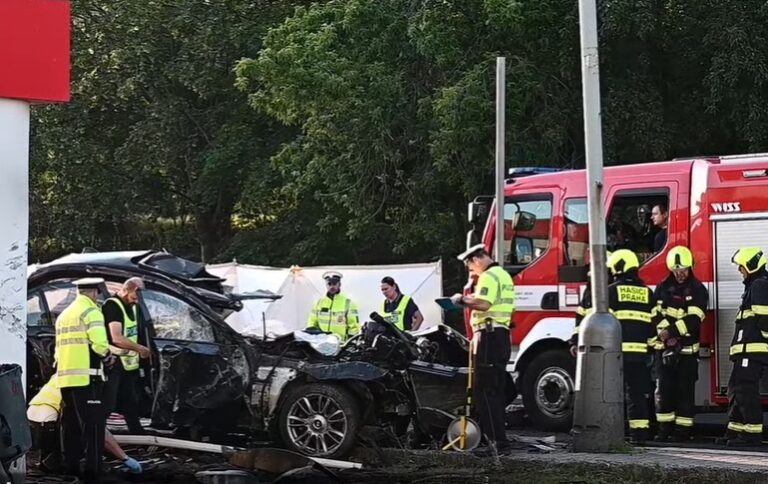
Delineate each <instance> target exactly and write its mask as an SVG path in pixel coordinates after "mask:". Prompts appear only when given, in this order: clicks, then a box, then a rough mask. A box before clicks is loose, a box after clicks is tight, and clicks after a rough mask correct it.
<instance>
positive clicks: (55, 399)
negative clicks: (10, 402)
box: [29, 375, 61, 413]
mask: <svg viewBox="0 0 768 484" xmlns="http://www.w3.org/2000/svg"><path fill="white" fill-rule="evenodd" d="M56 380H57V378H56V375H53V376H52V377H51V379H50V380H48V383H46V384H45V385H43V388H41V389H40V391H39V392H37V395H35V396H34V397H32V400H30V401H29V405H30V406H32V405H47V406H49V407H51V408H52V409H54V410H56V412H59V413H60V412H61V390H59V386H58V384H57V382H56Z"/></svg>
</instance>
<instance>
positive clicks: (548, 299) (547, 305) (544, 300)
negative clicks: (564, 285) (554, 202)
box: [541, 291, 560, 311]
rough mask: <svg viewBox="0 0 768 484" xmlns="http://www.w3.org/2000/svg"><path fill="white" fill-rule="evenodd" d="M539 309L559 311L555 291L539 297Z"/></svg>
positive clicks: (558, 302)
mask: <svg viewBox="0 0 768 484" xmlns="http://www.w3.org/2000/svg"><path fill="white" fill-rule="evenodd" d="M541 309H553V310H555V311H556V310H558V309H560V301H559V300H558V297H557V291H551V292H547V293H545V294H544V295H543V296H542V297H541Z"/></svg>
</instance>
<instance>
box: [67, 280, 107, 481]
mask: <svg viewBox="0 0 768 484" xmlns="http://www.w3.org/2000/svg"><path fill="white" fill-rule="evenodd" d="M73 284H74V285H75V286H77V290H78V293H79V294H78V295H77V297H76V298H75V300H74V301H73V302H72V304H70V305H69V306H67V308H66V309H64V311H62V313H61V314H60V315H59V317H58V318H57V319H56V349H55V353H54V358H55V365H56V380H57V382H58V386H59V388H60V389H61V397H62V400H63V402H64V407H63V411H62V417H61V427H62V434H63V435H62V442H63V445H64V459H65V461H66V466H67V471H68V473H70V474H73V475H79V474H80V472H79V471H80V458H81V457H82V455H83V451H85V474H84V477H85V480H86V482H98V479H99V475H100V474H101V470H102V452H103V451H104V427H105V425H106V420H105V418H104V408H103V405H102V392H103V383H104V371H103V366H104V364H106V365H107V366H109V365H110V364H112V363H114V356H112V355H111V354H110V353H109V347H108V342H107V332H106V330H105V328H104V316H103V315H102V313H101V310H100V309H99V306H98V305H97V304H96V298H97V296H98V293H99V287H100V286H101V285H103V284H104V279H101V278H97V277H89V278H85V279H78V280H76V281H74V282H73Z"/></svg>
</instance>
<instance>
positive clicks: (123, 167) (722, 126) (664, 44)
mask: <svg viewBox="0 0 768 484" xmlns="http://www.w3.org/2000/svg"><path fill="white" fill-rule="evenodd" d="M598 3H599V17H600V18H599V20H600V48H601V51H600V55H601V84H602V92H603V98H602V115H603V133H604V141H605V159H606V163H607V164H620V163H637V162H646V161H654V160H661V159H670V158H673V157H677V156H691V155H696V154H729V153H737V152H750V151H765V150H766V145H767V144H768V139H766V138H767V137H768V134H766V133H768V130H766V121H768V110H767V109H766V107H765V106H767V105H768V103H767V102H765V101H767V100H768V99H766V98H768V90H766V80H767V79H768V69H767V68H766V66H768V51H767V50H766V49H765V48H764V43H765V42H764V40H765V38H766V36H767V35H768V27H766V26H768V9H767V8H766V6H765V4H764V2H758V1H756V0H741V1H736V0H722V1H715V0H700V1H696V2H694V1H692V0H610V1H608V0H604V1H601V2H598ZM73 8H74V30H73V101H72V102H71V103H70V104H69V105H66V106H56V107H45V108H38V109H37V110H36V112H35V124H34V133H35V138H34V142H33V154H32V161H33V164H32V170H33V175H32V181H31V187H32V196H33V201H32V204H33V211H32V213H33V219H32V234H33V244H32V249H33V254H39V255H45V254H56V253H60V252H62V251H65V250H72V249H77V248H79V247H80V246H82V245H94V246H96V247H98V248H101V249H112V248H131V247H138V246H148V245H153V246H158V245H164V246H166V247H168V248H169V249H172V250H175V251H177V252H180V253H185V254H186V255H199V256H201V257H205V259H206V260H212V259H215V258H220V259H227V258H232V257H236V258H237V259H238V260H241V261H245V262H254V263H269V264H291V263H298V264H315V263H327V264H334V263H390V262H404V261H413V260H425V259H431V258H435V257H438V256H441V257H443V258H448V257H452V255H453V254H455V253H456V252H457V251H459V250H460V249H461V248H462V245H463V243H464V234H465V232H466V230H467V229H468V227H467V224H466V222H465V216H466V215H465V206H466V202H467V201H468V200H470V199H471V198H473V197H474V196H475V195H478V194H482V193H490V192H491V191H492V187H493V173H494V171H493V147H494V126H493V123H494V72H495V61H494V59H495V57H496V56H497V55H504V56H506V57H507V73H506V74H507V85H506V89H507V91H506V98H507V108H506V118H507V133H506V134H507V153H508V158H507V165H508V166H510V167H511V166H520V165H537V164H540V165H547V166H560V167H568V168H580V167H581V166H583V163H584V148H583V131H582V129H583V128H582V111H581V77H580V53H579V32H578V7H577V2H575V1H563V0H537V1H533V0H474V1H458V0H387V1H374V0H329V1H324V2H314V3H311V2H300V1H287V0H286V1H257V0H250V1H247V0H239V1H236V0H208V1H200V0H166V1H162V2H161V1H151V0H149V1H147V0H145V1H142V2H139V1H137V0H130V1H129V0H126V1H124V2H106V1H104V0H82V1H79V2H75V4H74V6H73ZM73 221H76V223H73ZM137 224H138V225H137ZM41 258H45V257H41ZM446 268H447V269H448V272H449V273H450V274H452V277H453V279H451V280H448V281H446V285H447V286H450V285H453V284H458V283H459V281H460V280H461V278H462V277H463V276H462V274H461V269H460V267H458V265H457V264H456V265H449V266H447V267H446Z"/></svg>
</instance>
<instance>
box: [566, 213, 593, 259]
mask: <svg viewBox="0 0 768 484" xmlns="http://www.w3.org/2000/svg"><path fill="white" fill-rule="evenodd" d="M563 220H564V222H565V236H564V237H563V254H564V257H565V264H566V265H569V266H584V265H586V264H587V262H588V257H589V226H588V225H587V222H588V216H587V199H586V198H573V199H570V200H566V201H565V211H564V213H563Z"/></svg>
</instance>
